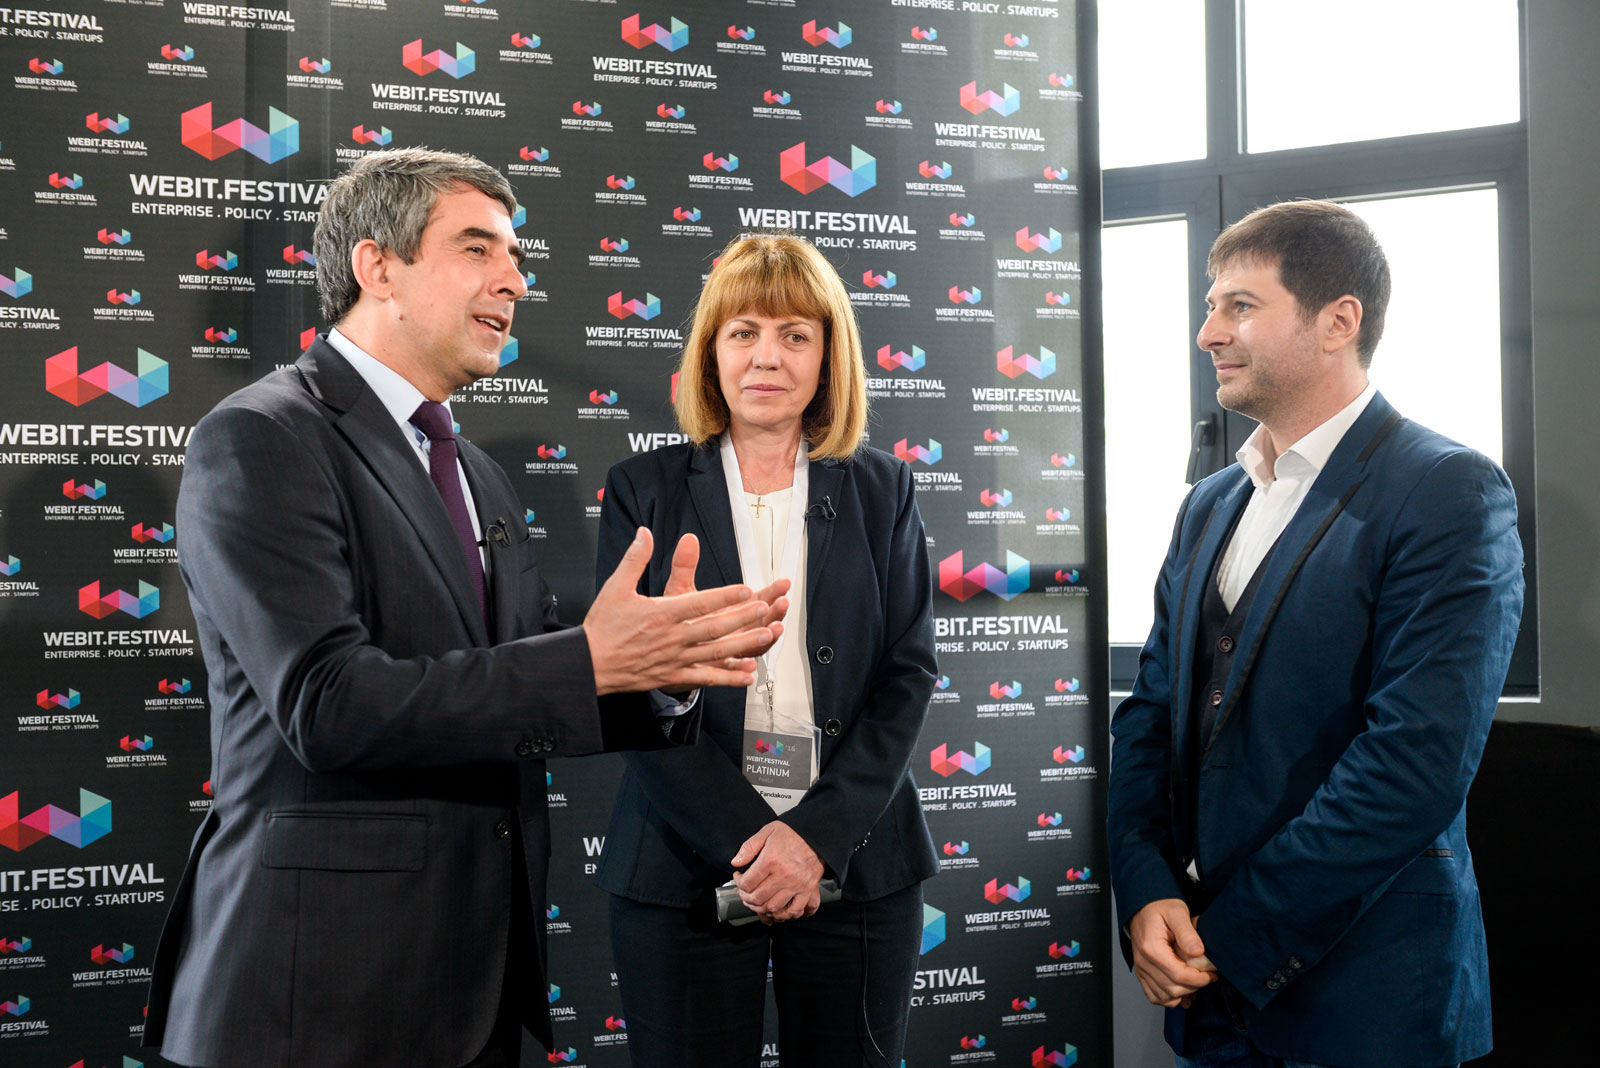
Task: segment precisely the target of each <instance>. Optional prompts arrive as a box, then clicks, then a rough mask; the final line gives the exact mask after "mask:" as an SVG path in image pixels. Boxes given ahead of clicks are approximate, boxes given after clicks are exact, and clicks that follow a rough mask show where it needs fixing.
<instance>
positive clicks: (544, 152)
mask: <svg viewBox="0 0 1600 1068" xmlns="http://www.w3.org/2000/svg"><path fill="white" fill-rule="evenodd" d="M517 155H519V156H521V157H522V158H523V159H524V160H526V161H527V162H529V163H543V162H544V161H545V160H547V159H549V158H550V150H549V149H548V148H545V147H544V146H543V145H540V146H539V147H538V148H529V147H528V146H527V145H523V146H522V147H521V148H519V149H518V150H517Z"/></svg>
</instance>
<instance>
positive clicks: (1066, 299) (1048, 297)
mask: <svg viewBox="0 0 1600 1068" xmlns="http://www.w3.org/2000/svg"><path fill="white" fill-rule="evenodd" d="M1044 302H1045V303H1046V304H1048V305H1050V306H1051V307H1056V308H1058V307H1061V306H1063V305H1066V304H1071V303H1072V294H1071V293H1057V292H1056V291H1055V290H1053V289H1047V290H1045V293H1044Z"/></svg>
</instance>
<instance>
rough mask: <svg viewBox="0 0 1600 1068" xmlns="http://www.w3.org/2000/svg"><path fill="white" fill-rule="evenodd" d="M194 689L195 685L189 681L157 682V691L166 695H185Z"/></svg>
mask: <svg viewBox="0 0 1600 1068" xmlns="http://www.w3.org/2000/svg"><path fill="white" fill-rule="evenodd" d="M193 688H194V683H192V682H190V681H189V680H188V679H160V680H158V681H157V682H156V689H157V690H159V691H160V692H161V693H166V694H174V693H176V694H184V693H188V692H189V691H190V690H191V689H193Z"/></svg>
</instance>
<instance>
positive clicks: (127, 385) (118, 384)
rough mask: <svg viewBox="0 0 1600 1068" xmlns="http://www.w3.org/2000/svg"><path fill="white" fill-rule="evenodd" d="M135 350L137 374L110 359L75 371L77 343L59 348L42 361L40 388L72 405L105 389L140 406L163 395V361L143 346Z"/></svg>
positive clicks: (85, 402) (101, 392) (105, 391)
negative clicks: (42, 379)
mask: <svg viewBox="0 0 1600 1068" xmlns="http://www.w3.org/2000/svg"><path fill="white" fill-rule="evenodd" d="M137 352H138V364H137V366H138V369H139V370H138V373H137V374H135V373H130V372H128V371H125V370H123V369H122V368H120V367H118V366H117V365H116V364H114V363H112V362H111V361H110V360H107V361H106V362H105V363H102V364H99V365H98V366H95V367H91V368H89V370H87V371H84V372H83V373H82V374H79V373H78V346H76V345H74V346H72V347H71V348H70V349H63V350H62V351H61V352H58V353H56V354H55V355H54V356H51V357H49V358H48V359H46V360H45V361H44V388H45V390H46V391H47V392H48V393H50V394H52V395H54V396H57V397H60V398H61V399H62V400H64V401H66V402H67V403H68V404H71V405H73V406H74V407H79V406H82V405H84V404H88V403H89V402H90V401H92V400H94V399H95V398H96V397H100V396H104V395H105V394H107V393H109V394H111V395H112V396H113V397H116V398H117V399H118V400H120V401H125V402H126V403H128V404H131V405H133V406H134V407H135V408H143V407H144V406H145V405H146V404H149V403H150V402H151V401H153V400H157V399H159V398H161V397H165V396H166V395H167V386H168V378H167V361H165V360H163V359H161V358H160V357H159V356H156V355H154V354H153V353H149V352H146V351H145V350H144V349H138V350H137Z"/></svg>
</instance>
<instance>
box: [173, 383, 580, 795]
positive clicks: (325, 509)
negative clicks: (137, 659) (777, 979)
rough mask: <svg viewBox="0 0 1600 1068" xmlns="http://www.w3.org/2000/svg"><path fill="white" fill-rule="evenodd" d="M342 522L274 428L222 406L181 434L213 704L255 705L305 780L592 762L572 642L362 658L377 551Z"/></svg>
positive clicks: (378, 653) (293, 439)
mask: <svg viewBox="0 0 1600 1068" xmlns="http://www.w3.org/2000/svg"><path fill="white" fill-rule="evenodd" d="M350 508H351V501H350V500H349V499H348V494H347V493H345V492H343V491H342V489H341V487H340V486H339V485H338V484H337V480H336V477H335V475H334V473H333V472H332V470H330V468H329V465H328V463H327V457H325V456H321V455H319V454H318V453H317V451H316V450H315V449H314V448H313V447H311V446H309V445H308V444H307V435H306V434H304V433H302V432H300V431H299V430H297V429H296V428H294V427H292V426H290V425H288V424H287V423H286V422H285V421H284V420H282V419H281V418H280V417H279V416H278V415H276V414H273V413H270V412H267V411H262V410H258V409H255V408H250V407H246V406H243V405H231V406H224V407H222V408H219V409H217V410H216V411H214V412H213V413H212V414H210V415H209V416H207V417H206V418H205V419H203V420H202V421H201V423H200V424H199V426H198V427H196V430H195V433H194V435H193V437H192V439H191V441H190V445H189V450H188V455H187V457H186V463H185V473H184V479H183V483H182V487H181V489H180V492H179V495H178V508H177V512H178V553H179V562H180V570H181V572H182V575H183V578H184V582H185V584H186V585H187V586H188V588H189V592H190V595H191V600H192V605H193V607H194V610H195V614H196V616H197V618H199V619H200V620H201V621H202V624H203V625H202V636H203V637H204V636H205V630H207V629H210V630H211V631H213V633H214V638H213V640H215V641H217V642H219V643H220V644H222V645H223V646H225V647H226V650H227V653H228V655H229V656H231V657H232V658H233V659H234V660H235V661H236V662H237V664H238V671H239V672H240V673H242V677H225V678H221V679H213V680H212V683H211V685H212V692H213V693H214V694H216V693H217V692H218V691H219V688H223V689H226V690H227V691H228V692H229V693H230V695H234V694H237V692H238V691H241V690H247V691H249V692H253V693H254V694H255V695H257V696H258V697H259V700H260V702H261V703H262V705H263V706H264V707H265V709H266V712H267V714H268V716H269V717H270V719H271V721H272V723H273V725H274V726H275V727H276V729H277V730H278V732H279V733H280V734H281V735H282V737H283V740H284V742H285V743H286V744H287V746H288V747H289V749H290V750H291V751H292V752H293V753H294V755H295V757H296V758H297V759H298V760H299V761H300V762H301V763H302V764H303V765H304V766H305V767H306V768H308V769H310V770H312V771H316V772H328V771H355V770H375V769H384V768H403V767H426V766H437V765H444V764H460V763H471V762H480V761H500V762H512V761H516V760H518V759H521V758H524V757H526V756H528V755H530V753H537V754H538V755H550V754H552V753H553V754H557V755H577V754H583V753H590V752H596V751H598V750H599V749H600V748H601V747H602V745H603V739H602V734H601V729H600V720H599V713H598V708H597V704H596V700H595V691H594V673H593V668H592V667H591V664H590V660H589V650H588V645H587V641H586V639H585V637H584V634H583V631H582V629H581V628H574V629H571V630H566V631H563V632H561V633H559V634H552V635H544V636H538V637H530V638H525V639H522V640H519V641H514V642H509V643H506V644H503V645H500V646H496V647H494V648H492V649H487V648H461V649H456V650H453V651H450V652H447V653H444V654H443V655H440V656H416V657H410V658H404V659H402V658H396V657H393V656H390V655H389V654H387V653H386V652H385V651H384V650H383V649H380V648H379V647H377V646H376V645H375V644H374V643H373V640H372V636H371V634H370V633H369V631H368V629H367V626H366V624H365V623H364V622H363V618H362V614H361V605H362V603H363V599H364V598H368V599H369V598H370V597H371V596H373V586H372V583H373V582H375V581H390V580H392V579H393V576H385V575H383V574H378V575H376V576H375V575H374V574H373V572H374V571H376V570H377V569H378V567H379V565H380V563H381V561H382V559H383V557H384V552H383V550H382V548H381V546H378V545H375V544H372V543H370V542H368V543H363V544H356V543H355V538H356V535H355V534H354V530H355V526H354V519H353V516H352V515H351V513H350ZM388 533H393V532H382V531H363V532H362V533H361V535H360V536H361V537H363V538H372V537H375V536H376V537H381V536H385V535H386V534H388ZM381 595H382V596H386V597H387V596H392V597H402V596H404V592H403V591H399V592H392V593H390V592H384V593H382V594H381ZM207 623H208V624H209V626H206V625H205V624H207ZM230 675H231V673H230ZM546 743H548V744H546ZM530 745H531V746H532V748H530ZM519 749H520V750H521V751H519Z"/></svg>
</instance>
